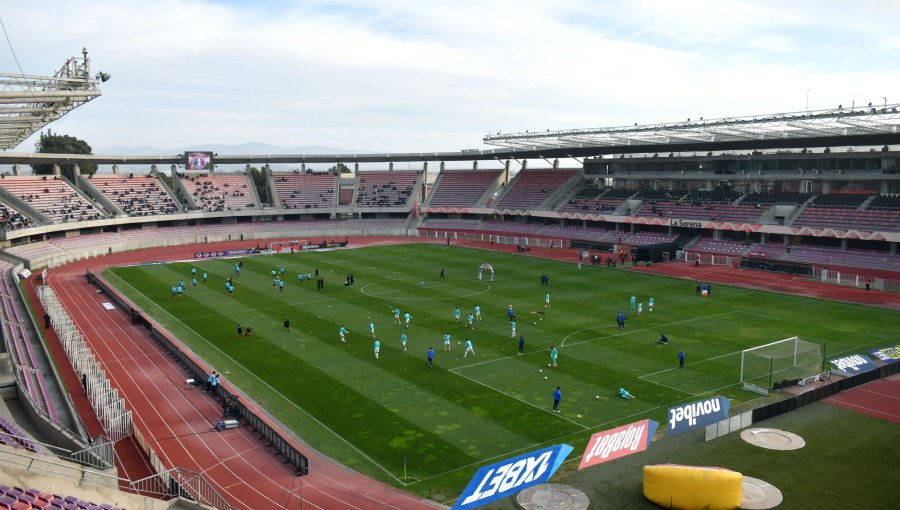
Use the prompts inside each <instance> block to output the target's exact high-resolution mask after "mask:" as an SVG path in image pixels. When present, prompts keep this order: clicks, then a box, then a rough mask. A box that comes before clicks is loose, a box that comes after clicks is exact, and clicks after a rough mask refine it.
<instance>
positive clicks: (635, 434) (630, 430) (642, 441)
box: [578, 420, 659, 469]
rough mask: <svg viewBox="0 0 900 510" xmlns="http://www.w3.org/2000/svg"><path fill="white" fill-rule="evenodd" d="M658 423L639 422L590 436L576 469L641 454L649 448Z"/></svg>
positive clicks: (650, 421)
mask: <svg viewBox="0 0 900 510" xmlns="http://www.w3.org/2000/svg"><path fill="white" fill-rule="evenodd" d="M657 427H659V423H658V422H655V421H653V420H641V421H636V422H634V423H630V424H628V425H622V426H621V427H616V428H614V429H609V430H605V431H603V432H597V433H596V434H594V435H593V436H591V440H590V441H588V446H587V448H585V450H584V454H583V455H582V456H581V464H580V465H579V466H578V469H584V468H587V467H591V466H596V465H597V464H601V463H603V462H607V461H610V460H615V459H619V458H622V457H625V456H627V455H631V454H632V453H638V452H642V451H644V450H646V449H647V447H648V446H650V441H652V440H653V434H655V433H656V429H657Z"/></svg>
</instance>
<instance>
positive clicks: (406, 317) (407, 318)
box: [403, 312, 412, 329]
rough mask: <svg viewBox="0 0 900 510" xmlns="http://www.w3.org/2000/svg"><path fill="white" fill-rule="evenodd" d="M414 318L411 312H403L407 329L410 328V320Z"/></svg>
mask: <svg viewBox="0 0 900 510" xmlns="http://www.w3.org/2000/svg"><path fill="white" fill-rule="evenodd" d="M411 320H412V315H411V314H410V313H409V312H406V313H404V314H403V321H404V322H406V329H409V321H411Z"/></svg>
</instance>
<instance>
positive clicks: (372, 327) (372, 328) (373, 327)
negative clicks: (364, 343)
mask: <svg viewBox="0 0 900 510" xmlns="http://www.w3.org/2000/svg"><path fill="white" fill-rule="evenodd" d="M369 331H370V332H371V333H372V338H375V323H374V322H370V323H369Z"/></svg>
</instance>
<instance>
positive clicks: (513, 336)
mask: <svg viewBox="0 0 900 510" xmlns="http://www.w3.org/2000/svg"><path fill="white" fill-rule="evenodd" d="M509 326H510V327H511V328H512V334H511V335H509V336H510V337H511V338H515V337H516V321H512V322H510V323H509Z"/></svg>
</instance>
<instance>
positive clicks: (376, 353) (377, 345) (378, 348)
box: [374, 338, 381, 359]
mask: <svg viewBox="0 0 900 510" xmlns="http://www.w3.org/2000/svg"><path fill="white" fill-rule="evenodd" d="M374 346H375V359H378V354H379V353H380V352H381V342H379V341H378V339H377V338H376V339H375V343H374Z"/></svg>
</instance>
